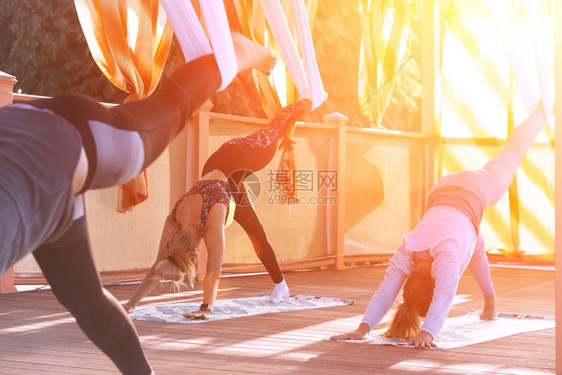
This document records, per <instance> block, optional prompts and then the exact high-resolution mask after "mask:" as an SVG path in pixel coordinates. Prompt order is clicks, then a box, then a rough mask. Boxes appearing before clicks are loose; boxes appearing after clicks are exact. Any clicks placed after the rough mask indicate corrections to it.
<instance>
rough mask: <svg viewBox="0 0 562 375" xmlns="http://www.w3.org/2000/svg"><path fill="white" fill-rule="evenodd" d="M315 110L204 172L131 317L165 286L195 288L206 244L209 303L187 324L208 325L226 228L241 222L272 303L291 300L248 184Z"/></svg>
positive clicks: (274, 126) (171, 223)
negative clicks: (204, 321)
mask: <svg viewBox="0 0 562 375" xmlns="http://www.w3.org/2000/svg"><path fill="white" fill-rule="evenodd" d="M310 107H311V102H310V100H308V99H303V100H301V101H299V102H296V103H294V104H291V105H289V106H287V107H285V108H283V109H282V110H281V112H280V113H279V114H278V115H277V116H276V117H275V118H274V119H273V120H272V121H271V123H270V124H269V126H267V127H265V128H263V129H260V130H258V131H256V132H255V133H253V134H250V135H249V136H246V137H242V138H234V139H232V140H230V141H228V142H226V143H224V144H223V145H222V146H221V147H220V148H219V149H218V150H217V151H216V152H214V153H213V154H212V155H211V156H210V157H209V159H208V160H207V162H206V163H205V166H204V167H203V171H202V175H203V177H201V179H200V180H199V181H198V182H197V183H196V184H195V185H194V186H193V187H192V188H191V190H190V191H189V192H188V193H187V194H185V195H183V196H181V197H180V198H179V199H178V201H177V203H176V204H175V207H174V209H173V210H172V212H171V214H170V215H169V216H168V217H167V219H166V221H165V223H164V229H163V231H162V239H161V241H160V247H159V250H158V255H157V257H156V261H155V262H154V264H153V265H152V268H151V269H150V271H149V272H148V274H147V275H146V276H145V278H144V280H143V282H142V283H141V285H140V286H139V287H138V289H137V290H136V291H135V293H134V294H133V296H132V297H131V299H130V300H129V302H128V303H127V304H126V305H125V306H124V307H125V310H127V311H128V312H129V313H130V312H132V311H133V309H134V308H135V306H136V305H137V304H138V303H139V302H140V301H141V300H142V298H144V297H145V296H146V295H147V294H148V293H149V292H150V291H151V290H152V289H153V288H154V286H155V285H156V284H157V283H158V282H159V280H171V281H177V282H181V281H184V280H185V281H187V283H189V284H190V285H191V286H193V280H194V278H195V274H196V272H195V264H196V262H197V258H198V255H199V251H200V250H201V243H202V241H204V242H205V246H206V248H207V252H208V261H207V270H206V274H205V280H204V281H203V303H202V304H201V307H200V309H199V310H197V311H193V312H191V313H189V314H185V315H184V316H185V317H186V318H194V319H206V318H208V317H209V316H210V315H211V314H212V307H213V304H214V303H215V299H216V295H217V290H218V285H219V278H220V272H221V267H222V258H223V254H224V228H225V227H226V226H227V225H228V224H230V223H231V222H232V219H234V220H236V222H238V223H239V224H240V226H241V227H242V228H243V229H244V230H245V231H246V234H247V235H248V237H249V238H250V240H251V242H252V245H253V247H254V250H255V251H256V254H257V255H258V257H259V259H260V260H261V262H262V263H263V265H264V266H265V268H266V269H267V271H268V272H269V275H270V277H271V279H272V281H273V282H274V284H275V286H274V288H273V292H272V293H271V296H270V297H269V302H273V303H275V302H279V301H280V300H281V298H283V297H285V296H287V295H288V294H289V288H288V287H287V284H286V283H285V280H284V278H283V274H282V273H281V269H280V268H279V264H278V263H277V258H276V257H275V253H274V252H273V247H272V246H271V244H270V243H269V241H268V239H267V237H266V235H265V231H264V228H263V226H262V224H261V222H260V220H259V219H258V217H257V215H256V212H255V210H254V207H253V206H252V204H251V201H250V199H249V197H248V195H247V192H246V190H245V187H244V184H243V181H244V179H245V178H246V177H247V176H248V175H249V174H251V173H252V172H257V171H259V170H260V169H262V168H264V167H265V166H266V165H267V164H269V162H270V161H271V160H272V159H273V156H274V155H275V152H276V151H277V147H278V145H279V142H280V141H281V139H282V138H283V137H284V136H285V135H286V134H287V133H288V132H289V131H290V130H291V128H292V127H293V126H294V125H295V123H296V121H297V119H298V118H299V117H300V116H301V115H302V114H303V113H304V112H305V111H307V110H309V109H310Z"/></svg>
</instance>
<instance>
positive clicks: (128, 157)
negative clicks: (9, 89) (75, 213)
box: [30, 56, 221, 374]
mask: <svg viewBox="0 0 562 375" xmlns="http://www.w3.org/2000/svg"><path fill="white" fill-rule="evenodd" d="M220 83H221V80H220V74H219V71H218V68H217V65H216V62H215V60H214V57H213V56H205V57H202V58H200V59H198V60H195V61H192V62H190V63H187V64H185V65H184V66H182V67H181V68H179V69H178V70H176V72H174V73H173V74H172V75H171V76H170V77H169V78H168V80H167V81H166V84H165V85H164V87H163V89H162V91H161V92H159V93H157V94H154V95H152V96H151V97H149V98H147V99H144V100H139V101H136V102H131V103H125V104H122V105H118V106H115V107H111V108H109V109H108V108H106V107H104V106H102V105H101V104H99V103H97V102H95V101H93V100H91V99H88V98H85V97H82V96H78V95H63V96H59V97H55V98H52V99H42V100H38V101H35V102H32V103H30V104H32V105H33V106H35V107H39V108H45V109H49V110H51V111H52V112H54V113H56V114H58V115H59V116H62V117H64V118H66V119H67V120H68V121H69V122H70V123H72V124H73V125H74V126H75V127H76V128H77V129H78V131H79V132H80V134H81V135H82V144H83V145H84V148H85V149H86V154H87V156H88V162H89V173H88V178H87V181H86V187H85V188H84V189H83V190H84V191H85V190H86V189H87V188H103V187H109V186H114V185H117V184H120V183H124V182H126V181H127V180H129V179H130V178H132V177H134V176H135V175H136V174H138V173H139V172H141V171H142V170H143V169H144V168H146V167H147V166H148V165H150V164H151V163H152V162H153V161H154V160H156V158H157V157H158V156H159V155H160V154H161V153H162V152H163V151H164V149H165V148H166V147H167V146H168V144H169V143H170V141H171V140H172V139H173V138H174V137H175V136H176V135H177V133H178V132H179V131H180V130H181V129H182V128H183V126H184V124H185V121H186V120H187V119H188V117H189V116H191V114H192V113H193V111H195V110H196V109H197V108H199V106H200V105H201V104H202V103H204V102H205V101H206V100H207V99H209V98H210V96H211V95H212V94H213V93H214V92H215V91H216V90H217V89H218V88H219V86H220ZM114 137H116V138H114ZM124 154H125V155H124ZM110 155H111V157H110ZM130 163H135V165H137V167H135V168H132V169H131V167H130ZM78 199H81V197H78ZM33 255H34V256H35V259H36V260H37V262H38V263H39V266H40V267H41V269H42V271H43V273H44V275H45V277H46V279H47V281H48V282H49V284H50V285H51V287H52V289H53V292H54V293H55V296H56V297H57V299H58V300H59V301H60V302H61V303H62V304H63V306H64V307H66V308H67V309H68V310H69V311H70V312H71V313H72V315H73V316H74V317H75V318H76V321H77V322H78V324H79V326H80V328H81V329H82V330H83V331H84V333H85V334H86V335H87V336H88V337H89V338H90V340H92V342H93V343H94V344H95V345H96V346H98V347H99V348H100V349H101V350H102V351H103V352H104V353H106V354H107V355H108V356H109V357H110V358H111V360H112V361H113V362H114V363H115V364H116V365H117V367H118V368H119V369H120V370H121V372H123V373H125V374H149V373H150V371H151V369H150V366H149V364H148V361H147V359H146V357H145V355H144V353H143V351H142V348H141V345H140V342H139V339H138V336H137V333H136V331H135V328H134V326H133V325H132V322H131V320H130V319H129V317H128V316H127V314H126V313H125V311H124V309H123V308H122V307H121V306H120V305H119V303H118V302H117V300H116V299H115V298H114V297H113V296H112V295H111V294H109V293H108V292H107V291H105V290H104V289H103V288H102V286H101V283H100V279H99V276H98V272H97V269H96V266H95V264H94V262H93V261H92V256H91V251H90V245H89V240H88V234H87V230H86V221H85V218H84V217H81V218H79V219H77V220H75V221H74V222H73V224H72V226H71V228H70V229H69V230H68V231H67V232H66V233H65V234H64V235H63V236H62V237H61V238H59V239H57V240H56V241H55V242H53V243H49V244H43V245H42V246H40V247H39V248H37V249H36V250H35V251H34V252H33Z"/></svg>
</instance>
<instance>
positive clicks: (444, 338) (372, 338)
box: [338, 311, 555, 349]
mask: <svg viewBox="0 0 562 375" xmlns="http://www.w3.org/2000/svg"><path fill="white" fill-rule="evenodd" d="M480 313H481V312H480V311H471V312H469V313H468V314H466V315H463V316H458V317H455V318H448V319H446V320H445V324H443V329H441V332H440V333H439V334H438V335H437V337H436V338H435V340H433V342H434V343H435V345H437V348H436V349H454V348H460V347H461V346H466V345H472V344H478V343H481V342H485V341H491V340H496V339H500V338H502V337H507V336H512V335H516V334H518V333H525V332H532V331H540V330H542V329H549V328H554V326H555V321H554V317H553V316H541V315H526V314H509V313H498V316H497V318H496V320H480ZM385 330H386V329H376V330H372V331H371V332H370V333H369V335H367V336H366V337H365V338H364V339H363V340H345V341H343V342H355V343H365V344H375V345H394V346H406V347H408V341H409V340H399V339H391V338H388V337H382V336H379V335H380V334H381V333H383V332H384V331H385ZM338 342H339V341H338ZM410 347H411V346H410Z"/></svg>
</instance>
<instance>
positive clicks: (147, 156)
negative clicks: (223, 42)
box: [29, 55, 221, 191]
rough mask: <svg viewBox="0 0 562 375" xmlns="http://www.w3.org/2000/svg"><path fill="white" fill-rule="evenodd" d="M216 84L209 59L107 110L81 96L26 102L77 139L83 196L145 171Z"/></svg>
mask: <svg viewBox="0 0 562 375" xmlns="http://www.w3.org/2000/svg"><path fill="white" fill-rule="evenodd" d="M220 83H221V77H220V73H219V70H218V67H217V64H216V61H215V58H214V56H213V55H207V56H204V57H201V58H199V59H197V60H194V61H191V62H189V63H187V64H184V65H183V66H182V67H180V68H179V69H177V70H176V71H175V72H174V73H173V74H172V75H171V76H170V77H168V79H167V80H166V82H165V84H164V85H163V87H162V89H161V90H160V91H159V92H157V93H155V94H153V95H151V96H150V97H148V98H146V99H143V100H137V101H133V102H127V103H124V104H121V105H118V106H114V107H106V106H104V105H102V104H100V103H98V102H97V101H95V100H93V99H90V98H88V97H85V96H82V95H75V94H64V95H59V96H56V97H54V98H48V99H39V100H34V101H31V102H29V104H30V105H32V106H34V107H38V108H43V109H48V110H50V111H52V112H54V113H55V114H57V115H59V116H61V117H64V118H65V119H66V120H68V121H69V122H70V123H71V124H72V125H73V126H74V127H75V128H76V129H77V130H78V131H79V132H80V135H81V136H82V144H83V146H84V148H85V150H86V155H87V157H88V177H87V179H86V183H85V186H84V188H83V189H82V191H86V190H88V189H99V188H106V187H110V186H116V185H119V184H122V183H125V182H127V181H129V180H130V179H132V178H133V177H135V176H136V175H137V174H139V173H140V172H142V171H143V170H144V169H146V168H147V167H148V166H149V165H150V164H152V163H153V162H154V160H156V158H158V156H160V154H161V153H162V152H163V151H164V150H165V149H166V147H168V145H169V143H170V142H171V141H172V139H173V138H174V137H175V136H176V135H177V134H178V133H179V132H180V131H181V130H182V129H183V127H184V126H185V122H186V120H187V119H188V118H189V117H190V116H191V114H192V113H193V112H194V111H195V110H196V109H198V108H199V107H200V106H201V104H203V103H204V102H205V101H206V100H207V99H209V98H210V97H211V95H212V94H214V93H215V92H216V90H217V89H218V88H219V86H220Z"/></svg>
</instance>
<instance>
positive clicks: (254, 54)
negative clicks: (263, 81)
mask: <svg viewBox="0 0 562 375" xmlns="http://www.w3.org/2000/svg"><path fill="white" fill-rule="evenodd" d="M232 43H233V44H234V52H235V53H236V61H237V62H238V72H241V71H243V70H246V69H257V70H259V71H260V72H263V73H265V74H269V73H270V71H271V69H273V67H275V64H276V63H277V56H275V54H274V53H273V51H271V50H270V49H269V48H265V47H264V46H261V45H259V44H257V43H255V42H252V41H251V40H250V39H248V38H246V37H245V36H244V35H242V34H240V33H235V32H233V33H232Z"/></svg>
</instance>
